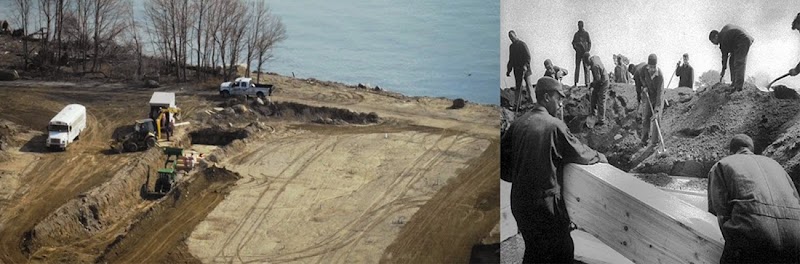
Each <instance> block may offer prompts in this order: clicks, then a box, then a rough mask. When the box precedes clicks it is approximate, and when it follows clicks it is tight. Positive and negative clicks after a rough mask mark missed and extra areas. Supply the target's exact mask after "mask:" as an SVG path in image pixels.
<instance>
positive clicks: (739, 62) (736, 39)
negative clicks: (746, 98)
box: [708, 24, 753, 91]
mask: <svg viewBox="0 0 800 264" xmlns="http://www.w3.org/2000/svg"><path fill="white" fill-rule="evenodd" d="M708 40H710V41H711V43H714V45H717V44H719V49H720V51H722V71H720V76H719V81H720V82H722V77H725V69H727V66H728V64H730V66H731V83H732V86H733V88H734V90H736V91H741V90H742V87H743V86H744V73H745V69H746V68H747V53H748V52H749V51H750V45H752V44H753V37H750V35H748V34H747V32H745V31H744V29H742V28H740V27H738V26H735V25H731V24H727V25H725V26H724V27H722V30H720V31H716V30H712V31H711V33H709V34H708ZM729 55H730V63H728V56H729Z"/></svg>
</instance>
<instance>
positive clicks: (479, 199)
mask: <svg viewBox="0 0 800 264" xmlns="http://www.w3.org/2000/svg"><path fill="white" fill-rule="evenodd" d="M499 145H500V144H499V139H496V138H495V139H492V140H491V144H490V145H489V147H488V148H487V149H486V150H485V151H484V152H483V153H482V154H481V156H480V157H478V158H475V159H474V160H473V161H471V162H469V164H470V166H469V167H468V168H466V169H465V170H463V171H462V172H461V173H460V175H459V176H458V177H457V178H456V179H455V181H453V182H451V183H449V184H448V185H446V186H444V187H443V188H442V189H441V190H439V192H437V193H436V195H435V196H434V197H433V198H431V199H430V201H429V202H427V203H425V205H424V206H422V207H421V208H420V209H419V211H417V213H416V214H414V216H413V217H412V218H411V219H410V220H409V221H408V225H406V226H405V227H404V228H403V229H402V231H401V233H400V234H399V235H398V238H397V239H396V240H395V241H394V242H393V243H392V245H390V246H389V247H387V249H386V251H385V252H384V254H383V257H382V258H381V262H390V263H394V262H401V263H463V262H467V261H468V260H469V252H470V250H471V247H472V245H473V244H475V243H478V242H479V241H480V240H481V239H482V238H483V237H485V236H486V235H487V234H488V233H489V231H490V230H491V229H492V228H493V227H494V226H495V225H496V224H497V223H498V222H499V220H500V219H499V218H500V215H499V192H500V190H499V185H500V181H499V178H500V164H499V162H498V160H499V158H500V147H499ZM453 205H458V206H453ZM420 237H426V238H427V239H419V238H420Z"/></svg>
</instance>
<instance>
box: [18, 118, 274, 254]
mask: <svg viewBox="0 0 800 264" xmlns="http://www.w3.org/2000/svg"><path fill="white" fill-rule="evenodd" d="M251 127H253V128H251ZM257 130H258V129H257V128H254V126H250V127H248V128H245V129H220V128H202V129H199V130H196V131H192V132H189V133H188V135H189V136H188V137H183V138H181V139H179V141H177V143H175V145H177V146H189V145H190V144H189V143H190V142H195V141H197V142H201V143H206V144H210V145H218V146H223V147H224V146H226V145H228V144H230V143H231V142H234V141H241V140H239V139H240V138H242V139H243V138H246V137H247V136H249V135H250V134H252V133H255V132H256V131H257ZM137 155H140V157H139V158H137V159H134V160H131V161H130V162H129V164H126V165H125V166H123V167H122V169H120V170H119V171H117V172H116V173H115V174H113V176H112V177H111V179H110V180H108V181H107V182H105V183H104V184H102V185H99V186H98V187H95V188H94V189H92V190H90V191H88V192H86V193H84V194H81V195H79V196H78V197H77V198H74V199H72V200H70V201H68V202H67V203H65V204H64V205H62V206H61V207H59V208H58V209H57V210H55V211H54V212H53V213H51V214H50V215H49V216H47V217H46V218H45V219H44V220H42V221H40V222H38V223H36V225H35V226H34V227H33V228H32V229H30V230H28V231H27V232H25V234H24V235H23V237H22V238H21V241H20V247H21V251H22V252H23V254H25V255H27V256H28V257H29V258H30V259H32V260H36V261H44V262H52V261H56V262H94V261H100V262H105V261H106V260H109V259H110V260H113V261H110V262H117V261H116V259H126V258H127V257H126V256H129V255H131V254H133V253H139V254H141V252H139V251H135V250H134V251H128V248H127V246H122V247H120V245H127V244H133V245H134V246H150V247H151V248H150V249H153V248H155V247H157V248H156V249H154V250H158V251H157V252H158V253H159V254H160V253H164V254H168V255H167V256H168V257H169V258H179V259H177V260H180V261H179V262H183V261H182V260H185V259H190V257H191V254H188V251H187V252H181V251H180V250H177V251H176V249H175V248H176V246H179V247H178V248H180V243H177V242H180V241H182V239H183V237H186V236H188V233H189V232H191V230H192V229H193V227H194V225H189V224H188V223H190V222H192V221H194V222H195V224H196V222H199V221H201V220H202V219H203V218H204V217H205V215H206V214H207V213H208V212H210V211H211V210H213V209H214V206H211V205H212V204H213V205H215V204H217V203H219V202H220V201H222V200H223V199H224V196H225V194H227V192H228V191H227V190H228V188H229V187H230V186H232V185H233V183H234V182H235V180H233V181H231V180H230V179H231V177H229V175H228V174H225V173H223V172H221V171H220V170H216V169H208V170H204V171H202V172H199V173H191V174H184V176H182V178H184V179H179V180H178V187H177V189H175V190H173V191H172V192H171V193H170V195H167V196H162V195H157V194H154V193H151V192H149V191H148V190H153V189H154V184H155V178H156V177H157V176H156V173H155V171H156V170H157V169H158V168H160V167H162V166H164V161H165V155H164V154H163V153H162V151H161V150H160V148H154V149H150V150H148V151H145V152H143V153H138V154H137ZM200 167H201V168H202V167H204V166H200ZM198 178H200V179H199V180H198ZM195 185H198V186H200V187H196V186H195ZM218 185H219V186H218ZM204 189H208V190H204ZM184 208H187V209H184ZM162 215H165V216H162ZM173 217H174V218H177V219H182V221H172V222H169V221H167V220H168V219H169V218H173ZM153 219H156V220H153ZM140 222H143V223H141V224H140ZM158 222H162V223H163V222H166V223H171V225H172V226H173V227H174V228H172V229H169V231H170V232H169V233H168V235H169V237H170V238H174V236H175V235H180V239H178V240H175V239H172V240H160V239H161V238H160V236H156V235H155V234H147V236H145V233H147V232H146V231H145V230H146V227H148V226H158V225H156V223H158ZM176 225H179V226H176ZM131 232H134V233H133V234H131V235H129V233H131ZM129 239H130V240H132V242H125V241H127V240H129ZM176 241H177V242H176ZM123 242H124V243H123ZM156 242H157V243H156ZM173 242H175V243H173ZM121 243H123V244H121ZM182 248H186V247H185V245H183V246H182ZM123 249H124V250H123ZM150 249H148V250H150ZM131 252H133V253H131ZM133 255H134V256H135V254H133ZM151 255H152V256H150V255H148V256H150V257H148V258H147V259H148V260H152V261H158V262H161V260H158V258H155V257H156V255H155V253H153V254H151ZM98 256H100V257H98ZM181 256H183V257H181ZM169 258H167V259H169ZM139 261H140V260H139V259H136V258H133V257H131V258H127V260H124V261H122V262H139ZM164 262H172V261H164Z"/></svg>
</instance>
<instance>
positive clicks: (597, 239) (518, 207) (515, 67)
mask: <svg viewBox="0 0 800 264" xmlns="http://www.w3.org/2000/svg"><path fill="white" fill-rule="evenodd" d="M500 2H501V4H500V32H498V33H499V41H500V58H499V63H500V68H499V70H500V72H499V76H500V87H501V92H500V106H501V111H502V115H501V120H502V124H501V160H500V163H501V165H500V166H501V188H500V189H501V191H500V226H501V228H500V234H501V235H500V239H501V241H502V242H501V263H799V262H800V197H799V196H798V191H797V190H798V185H800V184H798V182H800V166H798V164H800V162H798V161H800V155H798V154H800V153H799V151H798V149H797V148H796V145H797V144H798V139H800V122H799V121H800V115H798V114H799V113H800V96H798V92H797V88H800V78H798V76H797V75H798V72H800V63H799V62H800V3H798V2H796V1H788V0H787V1H743V0H735V1H694V0H677V1H667V0H657V1H640V0H634V1H621V0H611V1H566V0H555V1H517V0H501V1H500Z"/></svg>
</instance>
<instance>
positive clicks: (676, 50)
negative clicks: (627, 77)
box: [499, 0, 800, 89]
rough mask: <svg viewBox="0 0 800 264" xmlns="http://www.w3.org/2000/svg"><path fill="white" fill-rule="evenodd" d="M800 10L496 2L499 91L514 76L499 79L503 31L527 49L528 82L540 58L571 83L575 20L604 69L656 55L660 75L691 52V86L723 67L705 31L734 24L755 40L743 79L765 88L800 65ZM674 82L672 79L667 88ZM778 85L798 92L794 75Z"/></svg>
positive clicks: (725, 4)
mask: <svg viewBox="0 0 800 264" xmlns="http://www.w3.org/2000/svg"><path fill="white" fill-rule="evenodd" d="M798 12H800V1H797V0H774V1H752V0H726V1H707V0H705V1H701V0H605V1H589V0H577V1H576V0H547V1H541V0H535V1H524V0H501V5H500V32H499V33H500V65H501V66H500V67H501V69H500V74H501V75H502V76H503V77H502V78H501V86H503V87H509V86H513V85H514V80H513V73H512V78H508V77H505V72H506V63H507V62H508V46H509V45H510V44H511V41H510V40H509V39H508V31H509V30H512V29H513V30H514V31H516V32H517V36H518V37H519V38H520V39H522V40H523V41H525V42H526V43H527V44H528V48H529V49H530V50H531V66H532V68H533V72H534V74H533V76H534V77H537V78H534V79H532V80H531V81H533V82H535V80H536V79H538V77H540V76H542V74H543V73H544V65H543V62H544V60H545V59H551V60H552V61H553V63H554V64H555V65H558V66H561V67H564V68H566V69H567V70H568V71H569V75H567V76H566V77H565V78H564V80H563V82H564V83H565V84H568V85H572V84H573V82H574V78H575V77H574V71H575V62H574V61H575V51H574V50H573V49H572V44H571V43H572V36H573V34H575V32H576V31H577V30H578V25H577V22H578V20H583V22H584V28H585V30H586V31H588V32H589V35H590V36H591V39H592V51H591V53H592V55H599V56H600V58H601V59H602V61H603V64H605V66H606V69H611V70H612V71H613V62H612V54H623V55H625V56H626V57H628V58H629V59H630V61H631V63H640V62H645V61H646V60H647V55H649V54H650V53H655V54H656V55H658V62H659V66H660V67H662V72H663V73H664V74H665V75H666V74H670V73H672V72H673V71H674V69H675V63H676V62H678V60H679V59H680V57H681V55H682V54H683V53H689V56H690V64H692V66H693V67H694V71H695V81H697V78H698V77H699V76H700V74H702V73H703V72H705V71H708V70H710V69H715V70H717V71H719V70H720V68H721V65H722V62H721V53H720V50H719V46H715V45H713V44H711V42H709V41H708V33H709V32H710V31H711V30H713V29H716V30H719V29H721V28H722V27H723V26H725V24H734V25H738V26H740V27H742V28H744V30H745V31H747V32H748V33H749V34H750V35H751V36H752V37H753V38H754V39H755V41H754V42H753V45H752V46H751V47H750V53H749V55H748V61H747V71H746V73H745V74H746V76H755V77H757V78H759V80H758V82H759V83H757V85H760V86H765V85H766V83H767V82H769V81H770V80H772V79H774V78H777V77H778V76H780V75H783V74H785V73H787V72H788V71H789V69H790V68H792V67H794V66H795V65H797V63H798V61H800V33H798V32H797V31H796V30H794V31H793V30H791V23H792V20H793V19H794V17H795V16H796V15H797V13H798ZM581 74H583V73H581ZM726 75H728V76H729V75H730V72H727V73H726ZM581 79H583V76H581ZM767 79H768V80H767ZM504 82H505V83H504ZM581 83H582V81H581ZM677 83H678V80H677V77H675V79H674V80H672V84H671V85H670V87H676V86H677ZM781 83H783V84H786V85H787V86H790V87H792V88H800V75H798V76H796V77H787V78H785V79H784V80H782V81H780V82H778V83H777V84H781ZM665 85H666V84H665ZM761 88H762V89H763V87H761Z"/></svg>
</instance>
